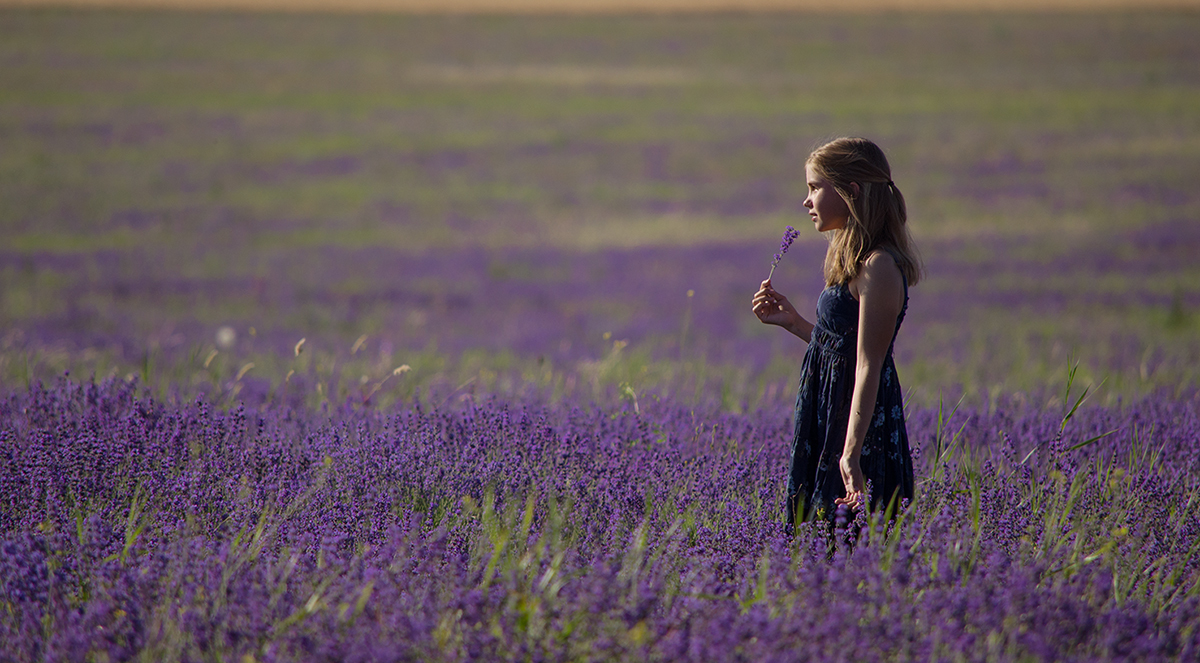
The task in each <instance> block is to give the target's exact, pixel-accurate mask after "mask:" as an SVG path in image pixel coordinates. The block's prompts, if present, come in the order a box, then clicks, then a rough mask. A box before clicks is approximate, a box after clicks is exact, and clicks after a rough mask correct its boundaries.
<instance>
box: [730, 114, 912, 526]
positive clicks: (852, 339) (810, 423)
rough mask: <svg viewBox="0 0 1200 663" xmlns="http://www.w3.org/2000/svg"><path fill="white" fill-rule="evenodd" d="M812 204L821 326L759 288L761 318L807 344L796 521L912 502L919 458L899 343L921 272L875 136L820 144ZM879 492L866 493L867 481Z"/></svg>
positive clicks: (795, 471)
mask: <svg viewBox="0 0 1200 663" xmlns="http://www.w3.org/2000/svg"><path fill="white" fill-rule="evenodd" d="M804 173H805V178H806V179H807V181H808V197H807V198H806V199H805V200H804V206H805V207H807V208H808V210H809V213H808V214H809V216H810V217H811V218H812V222H813V225H814V226H815V227H816V229H817V230H818V231H819V232H823V233H829V250H828V252H827V253H826V254H825V284H826V286H827V287H826V288H825V290H824V291H823V292H821V296H820V298H818V299H817V319H816V322H815V323H813V322H809V321H808V320H805V319H804V317H803V316H801V315H800V314H799V313H797V312H796V309H795V307H794V306H792V304H791V303H790V302H788V299H787V297H784V296H783V295H781V294H779V293H778V292H776V290H775V288H774V287H772V285H771V281H770V279H768V280H766V281H763V282H762V287H761V288H760V289H759V291H758V292H757V293H755V294H754V300H753V310H754V314H755V315H756V316H758V319H759V320H761V321H762V322H764V323H766V324H769V325H779V326H780V327H783V328H784V329H786V330H788V331H790V332H791V333H793V334H795V335H796V336H799V337H800V338H802V339H804V341H806V342H807V343H808V352H807V353H806V354H805V355H804V364H803V366H802V369H801V377H800V389H799V393H798V394H797V396H796V420H795V432H794V436H793V438H792V461H791V472H790V475H789V477H788V503H787V522H788V525H789V526H791V525H794V523H795V522H796V521H797V520H805V519H809V518H814V517H815V518H822V519H831V518H832V517H833V512H834V509H835V507H836V506H837V505H840V504H845V505H847V506H849V507H851V508H855V507H860V506H862V505H864V504H865V503H866V502H867V500H868V499H869V501H870V505H871V507H872V508H874V507H878V506H883V507H886V506H887V505H888V504H890V503H892V502H893V501H894V502H896V506H897V507H898V506H899V502H900V500H901V499H905V498H907V499H912V495H913V470H912V456H911V454H910V453H909V449H908V434H907V432H906V431H905V428H904V400H903V398H902V396H901V394H900V382H899V380H897V378H896V366H895V363H894V362H893V361H892V343H893V341H894V340H895V338H896V332H897V331H899V329H900V323H901V321H903V320H904V312H905V310H906V309H907V308H908V286H909V285H912V284H915V283H916V282H917V281H918V280H919V279H920V276H921V266H920V261H919V259H918V258H917V255H916V251H915V247H914V246H913V242H912V239H911V238H910V237H909V234H908V229H907V227H906V221H907V212H906V210H905V206H904V196H902V195H900V190H899V189H898V188H896V185H895V183H893V182H892V171H891V167H890V166H889V165H888V161H887V157H885V156H884V154H883V150H881V149H879V147H878V146H877V145H875V144H874V143H872V142H871V141H869V140H867V139H865V138H839V139H837V140H834V141H832V142H829V143H826V144H825V145H822V146H821V147H818V148H817V149H816V150H814V151H813V153H812V154H810V155H809V157H808V160H807V161H806V163H805V167H804ZM868 480H869V481H870V482H871V485H870V490H871V494H870V495H867V481H868Z"/></svg>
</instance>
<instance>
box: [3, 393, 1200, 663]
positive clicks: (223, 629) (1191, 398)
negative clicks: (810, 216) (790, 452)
mask: <svg viewBox="0 0 1200 663" xmlns="http://www.w3.org/2000/svg"><path fill="white" fill-rule="evenodd" d="M139 392H140V388H139V386H138V385H137V384H136V383H135V384H130V383H126V382H124V381H121V380H114V381H109V382H105V383H102V384H96V383H78V382H73V381H69V380H66V379H64V380H60V381H58V382H57V383H55V384H53V385H50V386H46V387H36V388H34V389H31V390H29V391H26V392H23V393H20V394H16V395H12V396H9V397H8V398H6V399H5V400H4V402H3V403H2V404H0V422H2V423H0V459H3V460H2V462H3V463H4V467H3V472H0V481H2V482H3V492H4V494H5V495H6V496H7V497H6V500H5V501H4V503H3V504H2V505H0V527H2V528H3V531H4V536H3V539H2V543H0V569H2V572H0V605H2V606H3V610H0V640H3V641H4V642H5V643H6V644H5V648H4V652H3V654H2V656H3V658H4V660H16V661H33V660H72V661H78V660H111V661H116V660H154V661H162V660H183V661H191V660H197V661H198V660H241V661H251V660H260V661H286V660H303V661H375V660H387V661H405V660H452V661H457V660H505V661H527V660H535V661H583V660H596V661H602V660H662V661H680V660H690V661H727V660H728V661H795V660H828V661H928V660H948V661H949V660H966V661H995V660H1005V661H1018V660H1020V661H1023V660H1029V661H1110V660H1112V661H1119V660H1193V659H1194V658H1195V657H1196V656H1197V655H1200V630H1198V627H1200V571H1198V569H1200V559H1198V557H1200V536H1198V535H1200V509H1197V504H1198V501H1200V458H1198V456H1197V454H1196V453H1195V449H1196V442H1197V438H1198V437H1200V395H1197V394H1196V393H1192V394H1189V395H1187V396H1185V397H1183V398H1180V399H1176V400H1161V399H1146V400H1143V401H1139V402H1136V403H1130V404H1127V405H1126V407H1124V408H1120V409H1111V408H1101V407H1093V408H1081V409H1078V410H1074V411H1073V413H1072V409H1071V406H1072V405H1073V403H1074V402H1075V401H1076V400H1077V398H1078V395H1079V394H1078V393H1071V394H1069V395H1068V396H1066V397H1065V398H1064V399H1063V400H1062V401H1061V402H1060V403H1059V406H1060V407H1059V409H1058V410H1057V411H1051V410H1050V409H1048V408H1047V409H1043V408H1029V407H1027V406H1024V405H1022V404H1020V403H1017V402H1004V403H1000V404H999V405H998V406H997V407H995V408H993V409H992V410H987V409H960V410H957V411H946V410H940V411H939V410H936V409H927V408H915V409H913V411H911V412H910V413H909V426H910V434H911V436H912V439H913V440H914V441H915V443H916V444H917V445H918V451H917V461H918V462H917V475H918V477H919V489H918V495H917V497H916V499H915V501H914V503H912V504H910V505H905V508H903V509H901V510H900V512H899V513H898V514H897V515H896V518H895V520H894V522H892V523H891V524H888V523H887V521H886V520H885V519H884V517H883V515H882V514H876V516H875V517H871V518H868V517H865V516H862V515H860V516H858V517H857V518H856V519H855V520H853V521H851V522H848V523H847V522H844V521H843V522H839V523H837V524H836V525H835V527H834V528H833V529H832V531H831V530H830V529H829V528H827V527H825V526H814V525H802V526H801V527H799V528H798V531H796V532H795V533H794V534H792V535H789V533H787V532H785V531H784V528H783V525H782V516H781V512H780V511H781V506H782V504H783V498H784V494H783V481H782V474H783V468H784V463H783V460H784V459H785V458H786V455H787V446H786V445H787V431H788V429H789V414H790V413H789V410H788V409H787V408H786V407H782V406H778V407H773V408H768V409H762V410H758V411H754V412H751V413H745V414H732V413H729V412H727V411H723V410H721V409H720V408H719V407H714V406H712V405H694V406H683V405H680V404H679V403H678V402H674V401H671V400H659V399H655V398H643V399H641V401H640V403H638V404H624V405H621V404H617V405H611V406H596V405H595V404H592V405H588V404H584V403H561V404H558V405H551V404H547V403H546V402H545V401H543V400H539V399H538V398H536V397H528V398H507V399H500V398H495V397H480V398H478V399H468V400H461V399H459V400H454V401H451V402H450V403H449V404H447V403H446V402H445V401H444V400H443V401H441V402H438V401H435V400H432V399H425V398H422V399H415V400H413V401H412V402H411V403H409V404H407V405H405V406H403V407H398V408H395V409H392V410H390V411H387V412H381V411H378V410H373V409H369V408H359V409H355V408H349V407H346V408H327V409H322V410H319V411H313V410H310V409H301V410H297V409H293V408H290V407H286V406H275V407H271V408H265V409H261V410H260V409H254V408H243V407H238V408H236V409H232V410H228V411H223V410H221V409H219V408H214V407H213V406H212V404H211V403H209V402H207V401H205V400H203V399H201V400H197V401H187V402H170V401H156V400H154V399H152V398H149V397H148V396H147V395H146V394H144V393H139ZM855 533H857V534H855Z"/></svg>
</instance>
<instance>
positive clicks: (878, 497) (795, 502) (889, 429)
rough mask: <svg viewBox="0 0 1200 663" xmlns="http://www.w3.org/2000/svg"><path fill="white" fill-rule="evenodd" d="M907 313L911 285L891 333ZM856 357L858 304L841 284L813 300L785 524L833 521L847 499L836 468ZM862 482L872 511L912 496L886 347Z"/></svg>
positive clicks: (847, 418)
mask: <svg viewBox="0 0 1200 663" xmlns="http://www.w3.org/2000/svg"><path fill="white" fill-rule="evenodd" d="M907 310H908V280H907V279H905V281H904V307H903V308H902V309H901V310H900V315H899V316H897V318H896V330H895V331H893V332H892V342H893V343H895V340H896V332H897V331H899V330H900V323H901V322H903V321H904V313H905V311H907ZM857 352H858V301H857V300H855V299H854V297H853V296H852V295H851V294H850V288H849V286H848V285H847V284H846V283H840V284H838V285H834V286H830V287H828V288H826V289H825V290H824V291H822V292H821V296H820V298H819V299H817V322H816V326H815V327H814V328H813V331H812V339H811V341H810V342H809V345H808V352H807V353H806V354H805V355H804V364H803V368H802V371H801V373H802V374H801V377H800V389H799V392H798V393H797V394H796V419H795V433H794V436H793V438H792V462H791V472H790V473H789V476H788V504H787V522H788V524H789V525H792V524H794V521H795V518H796V517H797V516H799V518H800V519H801V520H804V519H810V518H818V519H822V520H828V519H832V518H833V513H834V509H835V505H834V500H836V499H837V498H839V497H843V496H845V494H846V488H845V484H844V483H843V482H842V473H841V470H840V469H839V462H840V460H841V457H842V449H843V448H844V447H845V444H846V427H847V426H848V425H849V422H850V401H851V399H852V397H853V396H854V368H855V365H856V364H857V356H858V355H857ZM861 464H862V471H863V476H864V477H865V478H866V480H867V481H868V482H869V483H870V485H871V495H870V501H871V506H872V508H886V507H887V505H888V502H889V501H890V500H891V499H893V496H894V497H895V499H896V501H897V506H899V504H898V503H899V501H900V500H901V499H903V498H907V499H910V500H911V499H912V496H913V468H912V454H911V453H910V452H909V448H908V432H907V431H906V430H905V427H904V399H903V397H902V395H901V393H900V381H899V379H898V378H897V377H896V364H895V362H894V361H893V360H892V346H891V345H889V346H888V351H887V357H886V358H885V359H884V363H883V370H882V371H881V373H880V376H879V394H878V396H877V397H876V399H875V413H874V415H872V417H871V427H870V429H868V431H867V436H866V439H865V440H864V442H863V448H862V456H861Z"/></svg>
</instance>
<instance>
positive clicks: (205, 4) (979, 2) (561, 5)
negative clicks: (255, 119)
mask: <svg viewBox="0 0 1200 663" xmlns="http://www.w3.org/2000/svg"><path fill="white" fill-rule="evenodd" d="M0 7H128V8H170V9H184V10H187V9H244V10H252V11H259V10H265V11H276V10H282V11H385V12H418V13H473V12H496V13H509V12H518V13H520V12H550V13H560V12H562V13H571V12H580V13H608V12H714V11H715V12H723V11H733V12H737V11H822V12H829V11H856V12H864V11H889V10H894V11H906V10H915V11H977V10H983V11H1031V10H1035V11H1036V10H1041V11H1091V10H1113V9H1200V0H839V1H838V2H836V3H833V2H829V1H828V0H0Z"/></svg>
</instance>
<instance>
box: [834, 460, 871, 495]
mask: <svg viewBox="0 0 1200 663" xmlns="http://www.w3.org/2000/svg"><path fill="white" fill-rule="evenodd" d="M838 466H839V467H840V468H841V470H842V482H843V483H844V484H846V496H845V497H839V498H837V499H836V500H834V504H845V505H846V506H848V507H851V508H855V509H858V508H861V507H862V506H864V505H865V504H866V503H867V481H866V479H864V478H863V473H862V464H861V463H859V462H858V457H857V456H847V455H845V454H843V455H842V460H841V462H839V463H838Z"/></svg>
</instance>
